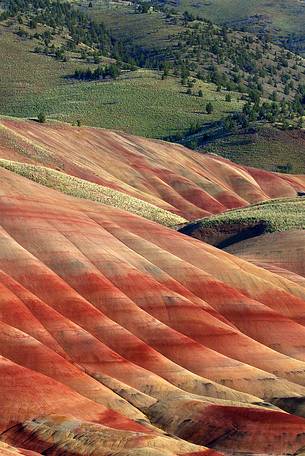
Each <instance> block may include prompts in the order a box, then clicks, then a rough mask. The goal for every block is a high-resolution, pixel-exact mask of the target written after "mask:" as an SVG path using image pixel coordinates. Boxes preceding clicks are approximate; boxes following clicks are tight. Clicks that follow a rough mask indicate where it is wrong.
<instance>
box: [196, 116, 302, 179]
mask: <svg viewBox="0 0 305 456" xmlns="http://www.w3.org/2000/svg"><path fill="white" fill-rule="evenodd" d="M202 150H203V152H208V153H211V152H212V153H213V152H215V153H216V154H217V155H221V156H222V157H225V158H228V159H229V160H233V161H234V162H236V163H239V164H241V165H246V166H255V167H256V168H263V169H266V170H268V171H278V172H289V173H294V174H302V173H303V174H304V173H305V160H304V150H305V131H304V129H298V130H295V129H292V130H291V129H287V130H282V129H279V128H274V127H272V126H271V125H257V126H256V127H255V128H249V129H245V130H239V131H235V132H233V133H232V134H230V135H227V136H225V137H222V138H218V139H214V140H212V141H210V142H208V143H207V144H206V145H205V146H204V147H203V149H202ZM266 151H268V153H266Z"/></svg>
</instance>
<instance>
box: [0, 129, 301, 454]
mask: <svg viewBox="0 0 305 456" xmlns="http://www.w3.org/2000/svg"><path fill="white" fill-rule="evenodd" d="M2 123H3V124H5V128H2V139H1V156H2V157H3V158H5V159H10V160H15V161H24V162H27V163H33V162H34V163H43V164H44V165H47V166H52V167H54V168H55V167H58V168H60V169H61V170H64V171H66V172H69V173H71V174H74V175H77V176H80V177H82V178H86V179H89V180H92V181H95V182H102V183H103V185H105V183H108V184H109V185H112V186H113V187H115V188H120V189H121V190H122V189H124V190H125V191H128V192H130V194H133V195H136V196H137V197H139V198H143V199H146V200H147V201H152V200H153V201H154V203H155V204H156V202H158V203H159V204H160V206H161V205H163V206H162V207H170V209H171V210H172V211H173V212H179V213H182V212H183V213H184V215H185V216H186V215H188V217H189V218H191V216H192V215H191V213H192V211H198V213H199V212H200V211H204V212H213V211H214V210H223V208H224V207H228V206H230V205H234V204H235V205H238V204H240V205H242V204H247V202H248V201H254V200H255V201H256V200H260V199H263V198H269V197H271V196H274V193H275V190H276V189H275V185H274V184H272V185H271V184H270V185H269V184H268V178H267V175H266V174H265V173H260V172H258V171H253V170H245V169H243V168H240V167H238V166H235V165H233V164H231V163H230V162H226V161H223V160H221V159H219V158H217V157H211V156H201V155H196V154H195V153H193V152H189V151H187V150H186V149H183V148H181V147H180V146H174V145H171V144H165V143H160V142H155V141H149V140H146V139H139V138H133V137H128V136H125V135H122V134H119V133H114V132H106V131H103V130H95V129H91V130H90V129H76V128H72V127H66V126H60V125H56V126H53V125H52V126H42V125H36V124H35V123H26V122H19V121H13V120H5V121H3V122H2ZM12 131H13V133H12ZM188 154H189V155H188ZM252 173H253V175H252ZM254 174H255V176H254ZM269 176H270V179H271V180H272V179H274V182H276V183H277V185H278V190H277V191H278V193H281V195H279V196H284V195H285V194H288V195H289V196H291V194H292V193H293V192H295V191H296V189H299V188H302V186H304V179H303V178H302V177H298V178H295V179H293V178H289V179H288V178H284V177H281V176H278V175H269ZM193 192H194V194H195V195H197V196H198V198H197V199H196V204H195V200H193V201H192V195H193ZM212 202H213V204H212ZM201 206H202V207H201ZM184 211H185V212H184ZM264 246H265V247H264V248H266V249H268V243H265V244H264ZM245 255H246V257H245V258H242V257H238V256H235V255H232V254H230V253H227V252H224V251H221V250H218V249H216V248H215V247H213V246H211V245H207V244H205V243H203V242H201V241H199V240H196V239H193V238H189V237H186V236H184V235H182V234H180V233H178V232H176V231H174V230H172V229H169V228H166V227H164V226H161V225H159V224H157V223H154V222H152V221H148V220H145V219H143V218H141V217H139V216H136V215H133V214H130V213H128V212H125V211H122V210H119V209H117V208H113V207H109V206H106V205H103V204H100V203H96V202H92V201H89V200H84V199H77V198H74V197H71V196H67V195H66V194H63V193H61V192H60V191H56V190H54V189H50V188H47V187H44V186H42V185H40V184H37V183H35V182H33V181H31V180H30V179H28V178H25V177H23V176H20V175H18V174H16V173H14V172H12V171H9V170H7V169H3V168H0V405H1V413H0V454H1V455H7V456H10V455H12V456H13V455H19V454H21V455H28V456H37V455H42V454H43V455H48V456H49V455H52V456H53V455H54V456H55V455H56V456H59V455H67V456H77V455H85V456H87V455H88V456H89V455H94V456H174V455H175V456H176V455H177V456H178V455H181V456H182V455H184V456H214V455H215V456H216V455H221V454H222V455H234V454H236V455H237V454H238V455H254V454H256V455H258V454H259V455H293V454H301V452H302V449H303V448H305V326H304V325H305V284H304V280H305V279H304V280H303V278H302V274H303V272H304V270H303V269H302V268H298V270H294V271H293V272H292V273H291V274H292V275H293V277H292V276H291V277H290V276H288V275H287V274H286V275H285V274H282V273H277V270H271V268H264V267H263V266H262V265H257V264H255V261H254V260H253V261H248V256H251V252H246V254H245ZM274 255H275V253H274V254H273V258H274ZM260 261H261V262H262V263H263V262H264V261H266V260H264V259H263V258H261V259H260ZM281 266H283V265H281ZM286 267H287V268H288V267H289V265H286ZM281 270H282V269H281ZM298 278H299V280H297V279H298Z"/></svg>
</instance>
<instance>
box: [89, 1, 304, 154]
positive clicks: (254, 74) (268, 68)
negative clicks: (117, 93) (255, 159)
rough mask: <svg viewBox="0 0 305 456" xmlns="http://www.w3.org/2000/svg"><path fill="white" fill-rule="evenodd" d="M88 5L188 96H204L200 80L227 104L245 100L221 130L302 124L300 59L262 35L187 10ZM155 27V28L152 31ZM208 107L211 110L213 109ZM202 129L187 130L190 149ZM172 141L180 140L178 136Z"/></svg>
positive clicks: (204, 131)
mask: <svg viewBox="0 0 305 456" xmlns="http://www.w3.org/2000/svg"><path fill="white" fill-rule="evenodd" d="M90 4H92V7H91V8H87V9H86V7H85V5H87V3H84V4H83V9H84V10H88V12H89V13H90V12H91V14H92V16H93V17H97V18H100V19H101V20H102V19H103V20H105V21H106V24H107V26H108V27H109V28H110V29H111V31H112V33H113V34H114V36H116V37H117V38H119V39H121V40H122V41H123V42H125V43H126V45H127V46H128V43H129V44H130V43H131V44H133V45H135V43H140V44H141V48H142V49H144V50H146V51H147V50H148V51H149V52H150V53H151V54H153V55H155V58H156V59H157V58H159V60H160V63H159V67H160V68H161V69H163V79H164V78H166V77H167V76H168V75H169V74H174V75H175V76H177V77H179V78H180V79H181V83H182V86H186V87H187V94H188V95H189V96H193V97H194V96H195V97H196V96H199V97H202V96H203V95H204V90H198V87H197V86H196V84H195V82H196V80H198V79H199V80H201V81H204V82H208V83H214V84H215V85H216V86H217V91H218V92H220V93H223V99H224V101H226V102H230V101H231V100H232V101H233V96H232V93H230V91H235V92H238V93H241V95H240V97H241V99H243V100H247V103H246V105H245V106H244V109H243V113H242V114H238V111H240V110H241V106H240V107H239V109H236V107H234V106H232V113H234V112H235V114H233V115H232V113H231V115H230V116H228V117H227V118H226V116H224V119H223V128H224V130H226V131H228V132H232V130H234V128H236V127H240V126H243V127H244V126H245V125H247V124H248V123H249V122H253V121H256V120H264V121H267V122H275V121H278V122H280V123H281V124H284V125H286V124H287V126H289V124H293V125H295V126H297V127H300V126H301V125H302V124H303V120H302V115H304V92H305V89H304V81H305V75H304V68H305V66H304V59H303V58H302V57H300V56H299V55H295V54H293V53H291V52H289V51H287V50H286V49H284V48H281V47H279V46H276V45H274V44H272V43H271V41H270V40H268V38H267V37H266V36H263V37H259V36H258V35H255V34H251V33H246V32H241V31H233V30H232V29H229V28H227V27H223V26H219V25H216V24H215V23H213V22H210V21H209V20H206V19H202V18H200V16H198V15H196V14H191V13H189V12H187V11H185V12H184V13H183V14H181V13H179V12H177V11H176V10H175V9H170V8H168V7H166V6H165V7H159V10H158V7H156V6H155V5H154V8H155V10H153V11H152V12H149V13H146V14H143V13H142V14H141V13H140V12H139V8H140V7H141V6H142V4H141V3H137V2H134V3H131V4H130V3H127V2H126V3H122V2H113V3H111V4H108V3H107V4H106V3H105V2H98V3H97V2H93V3H92V2H91V3H90ZM148 4H149V3H148ZM106 5H107V6H106ZM156 8H157V10H156ZM97 20H98V19H97ZM118 24H119V26H118ZM153 24H155V26H156V27H155V28H154V29H153V27H150V26H152V25H153ZM143 58H144V57H143ZM143 61H144V60H143ZM156 62H157V60H156ZM147 63H148V64H149V62H147ZM226 91H229V93H228V92H226ZM210 108H211V110H213V106H212V107H210ZM204 127H205V124H204V123H202V122H200V119H198V121H197V122H196V123H195V124H194V125H193V126H192V128H190V131H189V132H188V133H189V135H191V136H192V138H191V141H192V142H193V143H195V144H192V147H193V148H194V147H196V146H198V145H200V142H201V141H200V135H196V136H194V133H198V132H202V135H201V136H202V137H206V136H207V133H208V131H207V129H206V128H204ZM184 136H185V135H184ZM175 139H180V136H179V135H176V136H175ZM196 143H197V144H196Z"/></svg>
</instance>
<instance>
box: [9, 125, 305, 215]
mask: <svg viewBox="0 0 305 456" xmlns="http://www.w3.org/2000/svg"><path fill="white" fill-rule="evenodd" d="M0 140H1V147H0V159H1V158H2V159H6V160H10V161H12V162H22V163H27V164H28V165H34V166H37V165H38V166H43V167H47V168H51V169H55V170H57V171H58V172H59V173H66V174H69V175H71V176H74V177H76V178H78V179H82V181H84V180H85V181H89V182H91V183H93V184H99V185H102V186H103V187H108V188H110V189H112V190H114V191H119V192H123V193H125V194H127V195H130V196H131V197H134V198H137V199H138V200H142V201H145V202H146V203H150V204H152V205H154V206H156V207H158V208H160V209H161V210H166V211H169V212H171V213H172V214H176V215H177V216H179V217H183V218H184V219H187V220H194V219H198V218H200V217H205V216H207V215H210V214H214V213H220V212H223V211H225V210H226V209H232V208H236V207H242V206H247V205H248V204H254V203H258V202H261V201H265V200H268V199H272V198H280V197H294V196H296V195H297V191H304V190H305V183H304V180H303V179H301V178H297V177H293V176H291V177H289V175H285V174H283V175H280V174H276V173H270V172H265V171H261V170H256V169H254V168H246V167H242V166H240V165H236V164H234V163H232V162H229V161H228V160H225V159H223V158H221V157H218V156H216V155H208V154H206V155H204V154H199V153H197V152H192V151H190V150H189V149H186V148H185V147H183V146H180V145H177V144H170V143H167V142H163V141H157V140H149V139H146V138H140V137H136V136H129V135H127V134H125V133H120V132H117V131H108V130H101V129H96V128H85V127H82V128H78V127H71V126H69V125H66V124H59V123H50V124H47V125H43V124H39V123H38V122H34V121H21V120H16V119H5V118H3V119H1V121H0ZM0 164H1V162H0ZM2 166H6V167H9V168H10V169H15V171H17V172H19V173H21V174H22V175H25V176H27V177H30V178H32V179H34V180H36V182H38V183H39V182H42V183H44V184H45V185H47V186H49V187H52V186H53V187H56V186H58V185H59V183H60V182H61V184H60V186H61V187H62V186H63V180H62V176H61V175H60V174H56V176H57V178H56V179H55V181H54V175H53V176H50V172H49V177H45V176H44V177H43V175H45V172H44V174H43V175H42V174H41V172H42V171H43V170H41V169H40V175H39V173H38V174H37V168H36V171H35V168H34V171H35V173H34V172H33V169H32V171H31V168H30V167H29V166H23V167H22V166H21V167H19V169H18V166H17V165H16V164H15V165H14V163H11V164H9V163H5V162H3V161H2ZM38 171H39V169H38ZM58 176H59V177H60V180H59V177H58ZM82 181H81V182H79V181H76V182H75V181H73V182H74V190H73V191H72V190H71V189H70V190H69V189H67V188H66V189H64V191H65V192H66V193H67V192H68V193H69V192H70V194H72V195H79V194H80V185H83V182H82ZM76 183H77V184H78V185H77V186H76ZM68 186H69V185H68ZM92 191H93V190H92V186H91V187H90V188H89V186H87V193H88V192H89V193H90V192H91V193H92ZM77 192H78V193H77ZM83 196H85V197H86V195H84V194H83ZM89 196H90V195H89ZM87 197H88V194H87ZM105 202H106V201H105ZM138 204H139V203H138ZM119 207H121V208H123V206H119ZM143 215H145V214H143Z"/></svg>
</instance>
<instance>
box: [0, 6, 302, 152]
mask: <svg viewBox="0 0 305 456" xmlns="http://www.w3.org/2000/svg"><path fill="white" fill-rule="evenodd" d="M5 5H6V9H5V11H4V12H3V14H2V15H1V16H0V17H1V18H2V26H1V29H2V31H3V36H2V39H3V40H4V41H3V46H4V47H3V48H2V53H3V55H4V57H5V56H6V55H7V54H10V53H11V52H12V51H11V49H13V50H14V52H15V54H18V55H17V58H16V56H15V57H14V58H12V59H11V60H10V62H9V63H10V65H9V73H12V74H13V78H12V81H13V84H11V82H10V81H11V78H10V77H8V78H7V77H5V73H4V74H3V75H2V78H3V87H4V88H6V86H8V90H7V92H8V95H9V96H8V97H6V96H3V106H2V113H4V114H7V115H14V116H28V117H29V116H36V115H38V113H39V112H44V113H45V114H48V115H49V116H50V117H51V118H56V119H59V120H64V121H69V122H73V123H77V122H81V123H85V124H89V125H93V126H103V127H107V128H122V129H123V130H124V131H127V132H131V133H137V134H144V135H146V136H151V137H158V138H163V139H174V140H181V139H183V138H184V137H188V138H189V145H190V146H191V147H192V148H196V147H197V146H200V145H201V144H202V143H203V141H204V139H205V138H206V136H207V131H208V129H207V128H206V127H210V126H211V125H214V124H216V125H218V124H219V125H220V126H221V130H223V131H224V132H232V131H233V130H234V129H236V128H240V127H245V126H247V125H249V123H252V122H255V121H256V120H261V121H264V122H271V123H274V122H277V123H279V124H280V125H283V126H285V127H286V126H287V127H289V125H293V126H295V127H297V128H300V127H301V126H302V125H303V118H302V116H303V114H304V100H305V84H304V82H305V76H304V61H303V59H302V58H301V57H300V56H297V55H295V54H292V53H290V52H288V51H287V50H285V49H282V48H279V47H278V46H275V45H273V44H271V42H269V41H268V40H267V39H266V38H259V37H258V36H256V35H251V34H249V33H245V32H234V31H232V30H230V29H228V28H225V27H220V26H217V25H215V24H213V23H211V22H210V21H207V20H205V19H200V17H195V16H193V15H192V14H189V13H187V12H186V13H184V14H181V13H176V12H175V11H174V10H172V9H169V8H166V7H160V6H156V5H155V6H154V7H153V8H154V9H152V11H151V10H150V9H149V10H148V11H147V12H145V11H146V10H147V8H146V7H145V5H146V6H147V5H149V4H145V5H143V4H142V3H141V2H135V3H134V4H130V3H126V6H125V4H124V3H123V4H122V3H114V4H112V3H111V4H110V3H109V4H107V7H106V6H105V4H104V3H103V2H102V4H101V5H100V4H99V5H98V6H97V5H96V4H95V3H94V2H93V3H92V2H90V7H89V6H88V4H87V3H86V4H84V3H82V2H81V3H80V4H79V3H75V2H71V3H65V2H62V3H61V4H60V5H59V4H57V3H56V2H55V3H54V2H51V1H48V2H44V3H41V2H40V1H39V0H23V1H22V2H18V1H15V0H9V1H8V2H6V3H5ZM96 13H97V14H96ZM90 14H91V16H92V18H90ZM104 20H105V21H106V25H104V22H103V21H104ZM114 22H117V23H119V27H118V26H114ZM109 30H110V31H109ZM131 30H133V32H131ZM12 34H15V37H14V36H12ZM16 37H18V41H17V42H16ZM12 42H13V44H12ZM7 46H8V47H7ZM10 47H11V49H10ZM24 53H26V55H27V58H26V59H25V58H24V57H25V56H24V55H23V54H24ZM38 57H39V58H38ZM17 60H19V61H20V62H21V63H22V65H21V67H20V63H19V64H17ZM46 60H47V61H48V64H46ZM51 60H53V61H56V65H55V68H54V69H52V71H51V75H54V76H53V77H51V78H50V76H49V75H48V73H47V72H44V69H45V66H50V65H52V63H51V62H50V61H51ZM34 61H35V68H36V65H37V64H38V63H40V64H41V65H42V74H41V80H42V82H41V83H40V84H38V86H39V87H37V84H36V83H35V81H32V75H30V76H29V81H26V78H25V77H24V76H21V75H23V74H26V73H28V72H29V71H31V68H32V67H33V65H34ZM24 65H25V67H26V68H25V72H24V71H23V70H22V66H24ZM139 67H142V68H146V69H147V68H150V69H151V70H153V71H147V70H146V71H143V70H142V71H139V70H138V71H136V69H137V68H139ZM37 72H38V73H39V74H40V68H39V67H37ZM27 82H29V84H27ZM12 85H13V87H12ZM24 85H25V86H26V87H25V90H21V89H23V87H24ZM41 86H44V87H45V89H46V90H45V91H44V92H43V93H42V92H41V91H40V96H38V92H39V89H40V88H41ZM92 100H93V101H92ZM241 111H242V113H241ZM143 118H144V119H145V121H144V122H141V119H143ZM198 133H199V135H198ZM194 134H195V136H194Z"/></svg>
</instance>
